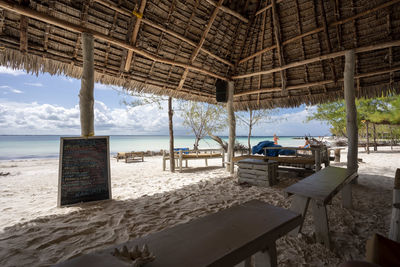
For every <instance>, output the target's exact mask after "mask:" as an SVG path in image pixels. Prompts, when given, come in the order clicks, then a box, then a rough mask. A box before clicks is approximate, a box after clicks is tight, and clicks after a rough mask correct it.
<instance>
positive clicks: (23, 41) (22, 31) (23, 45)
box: [19, 15, 29, 53]
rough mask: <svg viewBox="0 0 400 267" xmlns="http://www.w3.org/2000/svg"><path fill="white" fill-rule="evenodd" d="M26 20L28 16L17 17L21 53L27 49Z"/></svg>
mask: <svg viewBox="0 0 400 267" xmlns="http://www.w3.org/2000/svg"><path fill="white" fill-rule="evenodd" d="M28 21H29V18H28V17H26V16H22V15H21V17H20V19H19V50H20V51H21V52H23V53H26V52H27V51H28Z"/></svg>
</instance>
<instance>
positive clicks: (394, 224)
mask: <svg viewBox="0 0 400 267" xmlns="http://www.w3.org/2000/svg"><path fill="white" fill-rule="evenodd" d="M389 238H390V239H391V240H394V241H396V242H400V169H397V170H396V174H395V177H394V188H393V207H392V218H391V220H390V230H389Z"/></svg>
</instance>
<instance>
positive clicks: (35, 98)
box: [0, 66, 329, 136]
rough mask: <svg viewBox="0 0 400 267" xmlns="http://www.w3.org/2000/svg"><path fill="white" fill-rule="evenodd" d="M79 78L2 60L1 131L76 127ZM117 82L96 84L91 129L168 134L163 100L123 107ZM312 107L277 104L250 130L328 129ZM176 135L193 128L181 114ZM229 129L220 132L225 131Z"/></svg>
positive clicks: (316, 132)
mask: <svg viewBox="0 0 400 267" xmlns="http://www.w3.org/2000/svg"><path fill="white" fill-rule="evenodd" d="M79 89H80V80H77V79H73V78H69V77H65V76H51V75H49V74H46V73H45V74H39V76H35V75H32V74H27V73H26V72H25V71H23V70H13V69H10V68H6V67H2V66H0V134H2V135H8V134H42V135H48V134H60V135H71V134H77V135H79V133H80V126H79V125H80V122H79V97H78V94H79ZM120 90H121V89H120V88H112V87H110V86H106V85H102V84H96V85H95V133H96V134H97V135H115V134H128V135H129V134H151V135H168V115H167V110H166V103H163V107H164V109H163V110H159V108H158V107H157V106H156V105H146V106H140V107H126V106H125V105H124V104H123V103H122V101H123V99H124V98H127V96H125V95H124V94H122V93H121V92H120ZM312 110H314V108H313V107H309V108H308V109H306V107H305V106H302V107H299V108H293V109H280V110H278V111H277V112H275V114H274V115H273V116H272V120H273V121H275V122H274V123H262V124H259V125H256V126H255V128H254V130H253V135H273V134H274V133H276V134H277V135H281V136H285V135H286V136H290V135H299V136H302V135H305V134H307V135H308V134H310V135H312V136H322V135H329V127H328V126H327V125H326V124H324V123H321V122H317V121H313V122H308V123H306V122H305V120H306V117H307V114H309V112H311V111H312ZM174 131H175V134H177V135H184V134H191V133H190V130H189V129H187V128H185V127H184V126H182V118H181V117H180V116H179V113H178V112H177V113H176V114H175V116H174ZM247 131H248V129H247V128H246V127H244V126H243V125H238V126H237V132H236V134H237V135H247ZM227 133H228V131H227V130H225V131H224V132H222V133H220V134H223V135H227Z"/></svg>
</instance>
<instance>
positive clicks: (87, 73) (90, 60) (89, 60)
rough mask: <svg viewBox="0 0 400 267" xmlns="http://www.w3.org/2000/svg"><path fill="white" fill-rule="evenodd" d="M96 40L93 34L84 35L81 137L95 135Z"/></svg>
mask: <svg viewBox="0 0 400 267" xmlns="http://www.w3.org/2000/svg"><path fill="white" fill-rule="evenodd" d="M93 47H94V38H93V36H92V35H91V34H88V33H83V34H82V51H83V70H82V79H81V90H80V92H79V107H80V118H81V135H82V136H84V137H88V136H93V135H94V97H93V91H94V49H93Z"/></svg>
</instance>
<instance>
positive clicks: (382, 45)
mask: <svg viewBox="0 0 400 267" xmlns="http://www.w3.org/2000/svg"><path fill="white" fill-rule="evenodd" d="M392 46H400V40H394V41H389V42H385V43H380V44H374V45H368V46H362V47H358V48H354V52H355V53H364V52H370V51H374V50H378V49H385V48H389V47H392ZM348 51H349V50H343V51H338V52H334V53H330V54H325V55H321V56H317V57H314V58H309V59H306V60H301V61H296V62H293V63H289V64H286V65H285V66H282V67H277V68H273V69H270V70H264V71H257V72H253V73H247V74H241V75H236V76H232V77H231V78H232V79H234V80H236V79H244V78H249V77H252V76H256V75H261V74H270V73H274V72H278V71H281V70H286V69H290V68H295V67H299V66H303V65H305V64H310V63H314V62H318V61H322V60H327V59H330V58H335V57H341V56H344V55H345V53H346V52H348Z"/></svg>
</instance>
